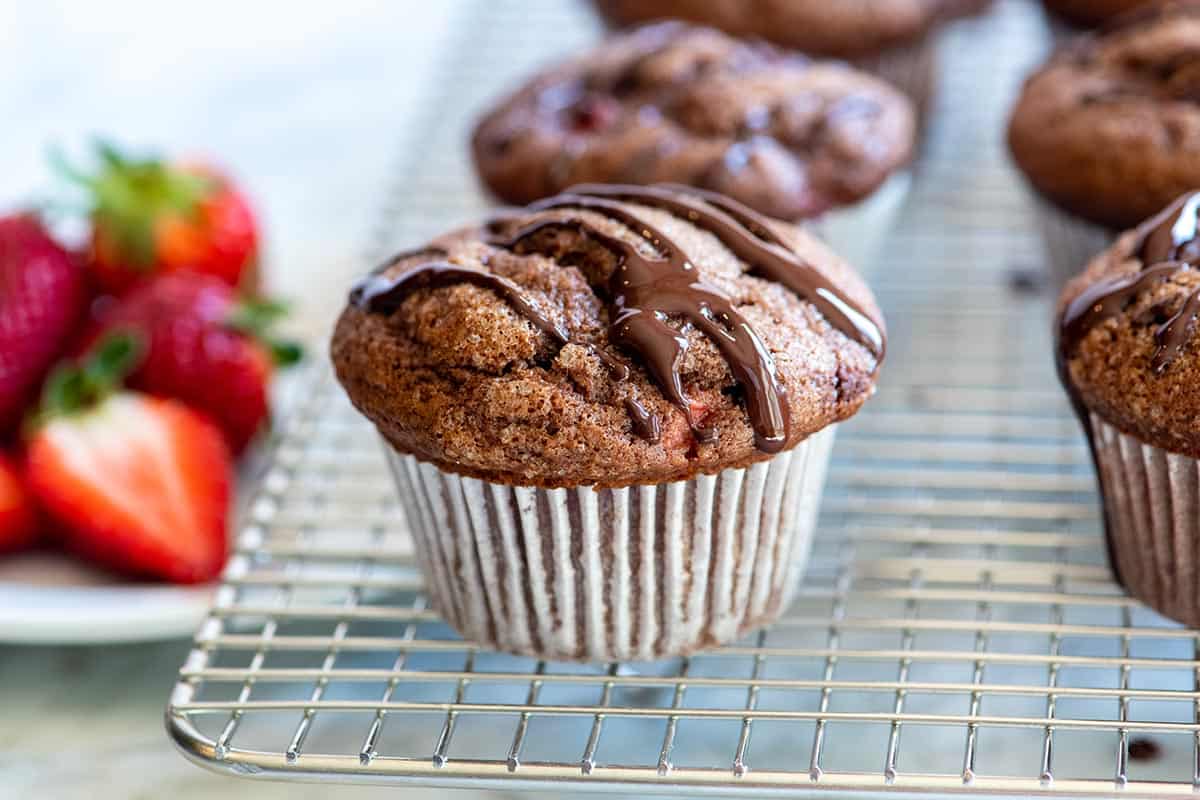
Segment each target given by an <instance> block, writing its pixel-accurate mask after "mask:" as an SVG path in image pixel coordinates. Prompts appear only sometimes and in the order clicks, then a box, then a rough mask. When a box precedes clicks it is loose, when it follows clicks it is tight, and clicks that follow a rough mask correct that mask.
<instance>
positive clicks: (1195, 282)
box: [1059, 194, 1200, 457]
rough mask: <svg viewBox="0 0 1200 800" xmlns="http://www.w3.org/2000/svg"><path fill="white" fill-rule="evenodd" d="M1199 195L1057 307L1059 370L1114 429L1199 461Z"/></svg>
mask: <svg viewBox="0 0 1200 800" xmlns="http://www.w3.org/2000/svg"><path fill="white" fill-rule="evenodd" d="M1198 209H1200V194H1189V195H1185V196H1183V197H1181V198H1179V199H1178V200H1177V201H1176V202H1175V203H1173V204H1172V205H1171V206H1169V207H1168V208H1167V209H1166V210H1165V211H1163V212H1162V213H1160V214H1158V215H1156V216H1155V217H1154V218H1152V219H1150V220H1149V221H1147V222H1145V223H1143V224H1142V225H1141V226H1139V227H1138V228H1137V229H1135V230H1132V231H1128V232H1126V233H1124V234H1122V235H1121V237H1120V238H1119V239H1118V240H1117V242H1116V244H1115V245H1113V247H1112V248H1111V249H1110V250H1108V251H1106V252H1104V253H1102V254H1100V255H1099V256H1097V257H1096V259H1095V260H1094V261H1093V262H1092V263H1091V264H1090V265H1089V266H1088V268H1087V270H1086V271H1085V272H1084V273H1083V274H1081V275H1079V276H1078V277H1076V278H1075V279H1074V280H1072V281H1071V282H1070V283H1069V284H1067V287H1066V289H1065V290H1064V291H1063V295H1062V297H1061V298H1060V301H1059V320H1060V341H1059V347H1060V366H1061V367H1062V368H1063V370H1064V378H1065V379H1066V380H1067V381H1068V388H1069V389H1071V390H1072V391H1073V392H1074V393H1075V395H1076V397H1077V398H1078V400H1079V401H1080V402H1082V404H1083V405H1084V406H1085V407H1086V408H1087V409H1089V410H1090V411H1092V412H1094V413H1095V414H1098V415H1099V416H1100V417H1102V418H1103V419H1104V420H1106V421H1107V422H1109V424H1111V425H1113V426H1115V427H1116V428H1118V429H1120V430H1121V431H1123V432H1125V433H1127V434H1130V435H1132V436H1135V437H1137V438H1138V439H1140V440H1141V441H1144V442H1146V443H1148V444H1152V445H1155V446H1156V447H1159V448H1162V449H1164V450H1169V451H1171V452H1174V453H1180V454H1184V455H1189V456H1192V457H1200V392H1197V391H1196V387H1197V386H1200V347H1198V345H1197V342H1196V336H1195V334H1196V317H1197V314H1200V273H1198V272H1197V271H1196V269H1195V268H1194V267H1193V266H1192V265H1193V264H1197V263H1200V238H1198V237H1197V225H1198V221H1197V211H1198Z"/></svg>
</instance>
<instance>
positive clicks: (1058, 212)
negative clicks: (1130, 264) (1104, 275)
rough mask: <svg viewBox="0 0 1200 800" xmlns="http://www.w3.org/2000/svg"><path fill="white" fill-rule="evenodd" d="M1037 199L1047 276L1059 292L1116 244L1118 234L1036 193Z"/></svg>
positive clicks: (1053, 290) (1054, 291) (1055, 290)
mask: <svg viewBox="0 0 1200 800" xmlns="http://www.w3.org/2000/svg"><path fill="white" fill-rule="evenodd" d="M1034 198H1035V203H1036V205H1037V216H1038V220H1037V224H1038V227H1039V228H1040V229H1041V234H1042V244H1043V246H1044V248H1045V252H1046V275H1047V278H1048V279H1049V281H1050V289H1051V290H1052V292H1053V293H1054V294H1055V295H1057V293H1058V292H1060V291H1062V288H1063V287H1064V286H1066V284H1067V281H1069V280H1071V278H1074V277H1075V276H1076V275H1078V274H1079V273H1081V272H1083V270H1084V269H1085V268H1086V267H1087V265H1088V264H1089V263H1091V261H1092V259H1093V258H1095V257H1096V256H1097V255H1099V254H1100V253H1102V252H1103V251H1104V250H1107V249H1108V248H1109V247H1111V246H1112V243H1113V241H1114V240H1115V239H1116V233H1115V232H1113V231H1111V230H1109V229H1108V228H1105V227H1102V226H1100V225H1095V224H1093V223H1091V222H1088V221H1087V220H1085V219H1082V218H1080V217H1076V216H1074V215H1072V214H1070V213H1068V212H1066V211H1063V210H1062V209H1061V208H1059V207H1058V206H1056V205H1054V204H1053V203H1051V202H1050V201H1049V200H1047V199H1046V198H1044V197H1042V196H1041V195H1038V194H1036V193H1035V194H1034Z"/></svg>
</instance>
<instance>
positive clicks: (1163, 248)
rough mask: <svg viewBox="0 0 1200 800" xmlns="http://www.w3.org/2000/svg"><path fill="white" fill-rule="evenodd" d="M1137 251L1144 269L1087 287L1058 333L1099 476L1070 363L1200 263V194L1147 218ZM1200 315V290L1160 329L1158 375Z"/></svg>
mask: <svg viewBox="0 0 1200 800" xmlns="http://www.w3.org/2000/svg"><path fill="white" fill-rule="evenodd" d="M1134 250H1135V252H1136V254H1137V255H1138V256H1139V258H1140V259H1141V260H1142V263H1143V264H1144V265H1145V266H1143V268H1142V270H1141V271H1140V272H1138V273H1136V274H1134V275H1129V276H1125V277H1119V278H1111V279H1108V280H1102V281H1098V282H1097V283H1094V284H1092V285H1091V286H1089V287H1087V288H1086V289H1085V290H1084V291H1083V292H1082V293H1080V294H1079V296H1078V297H1076V298H1075V299H1074V300H1072V301H1071V302H1070V303H1068V304H1067V307H1066V308H1065V309H1063V313H1062V317H1061V318H1060V319H1059V324H1058V330H1057V331H1056V333H1057V336H1056V338H1057V348H1056V349H1057V365H1058V376H1059V380H1060V381H1061V382H1062V385H1063V388H1065V389H1066V391H1067V395H1068V397H1070V399H1071V406H1072V407H1073V408H1074V410H1075V414H1076V416H1077V417H1079V423H1080V424H1081V425H1082V426H1083V428H1084V431H1085V432H1086V433H1087V440H1088V446H1089V448H1090V450H1091V455H1092V464H1093V466H1094V467H1095V470H1096V474H1097V476H1099V474H1100V461H1099V458H1098V457H1097V454H1096V440H1095V439H1096V437H1095V432H1094V431H1093V429H1092V418H1091V412H1090V411H1089V410H1088V408H1087V406H1086V405H1085V404H1084V402H1083V397H1082V396H1081V395H1080V392H1079V390H1078V389H1077V388H1076V387H1075V384H1074V381H1072V380H1071V373H1070V367H1069V361H1070V359H1071V357H1072V356H1073V355H1074V354H1075V352H1076V350H1078V348H1079V345H1080V343H1081V342H1082V341H1083V339H1084V337H1086V336H1087V335H1088V333H1089V332H1090V331H1091V330H1092V329H1093V328H1095V326H1096V325H1099V324H1100V323H1102V322H1103V321H1104V320H1106V319H1110V318H1112V317H1114V316H1116V315H1118V314H1120V313H1121V312H1122V311H1124V310H1125V309H1126V308H1127V307H1128V306H1129V304H1130V303H1132V302H1133V301H1134V300H1135V299H1137V297H1138V295H1140V294H1141V293H1142V292H1144V291H1145V290H1146V289H1148V288H1150V287H1151V286H1153V285H1154V284H1155V283H1157V282H1159V281H1165V280H1169V279H1170V278H1171V277H1172V276H1173V275H1175V274H1177V273H1179V272H1181V271H1183V270H1189V269H1193V268H1194V267H1193V265H1194V264H1195V263H1196V262H1197V261H1200V192H1195V193H1192V194H1188V195H1184V196H1183V197H1180V198H1179V199H1178V200H1176V201H1175V202H1174V203H1172V204H1171V205H1170V206H1168V207H1167V208H1166V209H1165V210H1164V211H1163V212H1162V213H1161V214H1159V215H1158V216H1156V217H1154V218H1152V219H1150V220H1149V221H1147V222H1146V223H1145V224H1144V225H1143V226H1142V228H1141V240H1140V241H1139V242H1138V244H1137V246H1136V247H1135V248H1134ZM1197 316H1200V289H1198V290H1196V291H1195V292H1193V293H1192V294H1191V295H1190V296H1189V297H1188V299H1187V300H1186V301H1185V302H1184V304H1183V308H1182V309H1180V311H1179V313H1177V314H1176V315H1175V316H1173V317H1171V319H1169V320H1168V321H1167V322H1166V323H1165V324H1163V325H1162V326H1160V327H1159V328H1158V330H1157V331H1155V334H1154V338H1155V343H1156V344H1157V348H1156V349H1155V352H1154V357H1153V359H1152V362H1151V368H1152V369H1153V370H1154V372H1155V373H1156V374H1159V375H1161V374H1162V373H1163V372H1165V371H1166V370H1167V369H1169V368H1170V366H1171V364H1172V363H1173V362H1174V361H1175V359H1177V358H1178V357H1179V356H1180V355H1182V354H1183V351H1184V349H1185V348H1186V347H1187V345H1188V343H1189V342H1190V341H1191V338H1192V336H1193V334H1194V333H1195V328H1196V319H1197ZM1099 486H1100V494H1101V497H1100V500H1101V509H1102V511H1103V514H1104V527H1105V530H1106V531H1110V530H1111V524H1112V523H1111V518H1110V515H1109V512H1108V501H1107V498H1106V497H1105V496H1104V483H1103V481H1101V482H1099ZM1106 538H1107V542H1108V548H1109V563H1110V564H1111V565H1112V567H1113V570H1114V572H1116V577H1117V580H1118V582H1120V581H1121V575H1120V573H1119V572H1118V571H1117V564H1116V560H1115V559H1114V558H1113V557H1112V555H1113V553H1112V536H1111V535H1109V536H1108V537H1106Z"/></svg>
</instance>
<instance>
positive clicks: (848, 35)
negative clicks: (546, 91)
mask: <svg viewBox="0 0 1200 800" xmlns="http://www.w3.org/2000/svg"><path fill="white" fill-rule="evenodd" d="M595 2H596V8H597V9H599V11H600V13H601V14H602V15H603V16H604V17H606V18H607V19H608V20H610V21H611V22H613V23H615V24H617V25H629V24H631V23H635V22H648V21H650V20H654V19H668V18H673V19H686V20H690V21H692V22H698V23H702V24H704V25H712V26H713V27H714V28H720V29H721V30H723V31H727V32H729V33H731V34H734V35H735V36H758V37H761V38H763V39H767V40H769V41H773V42H776V43H778V44H781V45H784V46H785V47H794V48H796V49H798V50H803V51H804V52H806V53H815V54H818V55H824V56H836V57H838V58H854V57H858V56H864V55H872V54H875V53H878V52H879V51H880V50H885V49H887V48H890V47H894V46H896V45H901V44H906V43H908V42H911V41H913V40H915V39H919V38H920V37H922V36H923V35H925V34H926V33H928V32H929V30H930V29H932V28H933V27H934V26H936V25H937V24H938V23H940V22H943V21H945V20H947V19H950V18H952V17H957V16H962V15H965V14H972V13H975V12H978V11H981V10H983V9H984V8H986V7H987V6H988V4H989V2H990V0H837V2H829V0H595Z"/></svg>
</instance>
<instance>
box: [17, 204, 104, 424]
mask: <svg viewBox="0 0 1200 800" xmlns="http://www.w3.org/2000/svg"><path fill="white" fill-rule="evenodd" d="M86 302H87V291H86V280H85V276H84V274H83V271H82V270H81V269H79V267H78V266H77V265H76V263H75V261H74V259H72V258H71V256H70V255H69V254H68V253H67V252H66V251H65V250H63V249H62V247H60V246H59V245H58V243H57V242H55V241H54V240H53V239H52V238H50V236H49V234H47V233H46V231H45V229H44V228H43V227H42V226H41V223H39V222H38V220H37V219H36V218H35V217H33V216H32V215H21V216H9V217H3V218H0V437H6V436H8V435H9V434H11V433H13V432H14V431H15V430H16V427H17V425H18V423H19V422H20V420H21V415H22V414H23V412H24V411H25V408H26V406H27V405H28V403H29V402H30V400H32V399H33V398H35V397H36V396H37V390H38V387H39V386H40V385H41V381H42V379H43V378H45V377H46V373H47V372H49V371H50V367H51V366H53V365H54V362H55V360H57V359H58V357H59V356H61V355H62V351H63V348H64V346H65V345H66V344H67V342H68V340H69V338H70V337H71V336H72V334H73V333H74V332H75V328H76V326H77V325H78V323H79V321H80V317H81V316H82V315H83V308H84V306H85V304H86Z"/></svg>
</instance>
